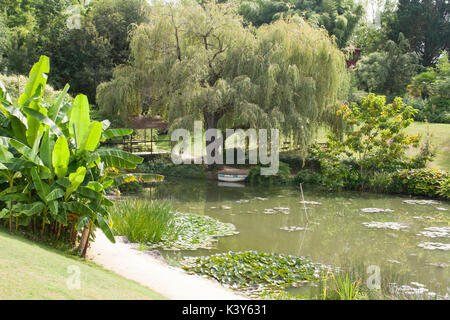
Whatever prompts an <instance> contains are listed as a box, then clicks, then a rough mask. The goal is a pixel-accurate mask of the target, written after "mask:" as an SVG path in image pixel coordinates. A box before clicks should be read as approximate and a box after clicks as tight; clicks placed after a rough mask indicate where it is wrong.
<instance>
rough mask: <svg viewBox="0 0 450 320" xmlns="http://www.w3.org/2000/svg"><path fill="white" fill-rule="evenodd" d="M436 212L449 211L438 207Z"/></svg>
mask: <svg viewBox="0 0 450 320" xmlns="http://www.w3.org/2000/svg"><path fill="white" fill-rule="evenodd" d="M436 210H439V211H448V209H445V208H441V207H436Z"/></svg>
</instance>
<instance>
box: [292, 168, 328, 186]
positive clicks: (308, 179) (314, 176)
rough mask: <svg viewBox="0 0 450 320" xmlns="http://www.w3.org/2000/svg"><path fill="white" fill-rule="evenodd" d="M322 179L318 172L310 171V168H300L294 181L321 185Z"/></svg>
mask: <svg viewBox="0 0 450 320" xmlns="http://www.w3.org/2000/svg"><path fill="white" fill-rule="evenodd" d="M321 181H322V177H321V176H320V174H319V173H318V172H314V171H310V170H300V171H299V172H297V174H296V175H295V178H294V183H295V184H296V185H298V184H304V185H320V184H321Z"/></svg>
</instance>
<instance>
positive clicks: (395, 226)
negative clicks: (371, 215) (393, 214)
mask: <svg viewBox="0 0 450 320" xmlns="http://www.w3.org/2000/svg"><path fill="white" fill-rule="evenodd" d="M362 224H363V225H365V226H366V227H368V228H376V229H392V230H401V229H406V228H408V226H407V225H404V224H401V223H398V222H379V221H371V222H363V223H362Z"/></svg>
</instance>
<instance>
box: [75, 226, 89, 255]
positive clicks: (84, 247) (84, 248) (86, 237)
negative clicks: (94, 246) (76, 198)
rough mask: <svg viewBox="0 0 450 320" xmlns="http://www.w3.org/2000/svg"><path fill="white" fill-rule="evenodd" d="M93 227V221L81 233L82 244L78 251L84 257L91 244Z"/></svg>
mask: <svg viewBox="0 0 450 320" xmlns="http://www.w3.org/2000/svg"><path fill="white" fill-rule="evenodd" d="M91 227H92V222H90V223H89V225H87V226H85V227H84V229H83V232H82V234H81V240H80V244H79V246H78V252H79V253H80V254H81V256H82V257H83V258H84V257H86V252H87V248H88V245H89V236H90V234H91Z"/></svg>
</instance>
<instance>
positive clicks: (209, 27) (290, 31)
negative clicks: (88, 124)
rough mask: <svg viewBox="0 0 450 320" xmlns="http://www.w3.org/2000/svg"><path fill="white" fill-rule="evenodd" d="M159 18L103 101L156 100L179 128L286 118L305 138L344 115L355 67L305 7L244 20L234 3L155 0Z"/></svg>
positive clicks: (102, 92)
mask: <svg viewBox="0 0 450 320" xmlns="http://www.w3.org/2000/svg"><path fill="white" fill-rule="evenodd" d="M150 21H151V23H149V24H142V25H140V26H138V27H136V28H135V29H134V31H133V32H132V34H131V37H132V40H131V51H132V54H131V57H130V61H131V63H130V65H129V66H127V67H126V68H125V67H119V68H118V70H116V74H115V77H114V79H113V80H112V81H111V82H109V83H105V84H102V85H101V86H100V87H99V90H98V96H99V97H98V101H99V104H100V106H101V108H102V109H103V110H105V111H109V112H112V113H114V112H116V114H117V113H120V114H127V113H128V114H129V113H136V112H137V113H139V112H140V111H141V110H142V107H143V105H144V103H146V102H147V103H149V106H150V110H151V112H152V113H160V114H161V115H163V116H166V117H167V120H169V122H171V124H172V128H175V127H184V128H191V127H192V124H193V120H203V121H204V123H205V129H209V128H244V129H245V128H249V127H253V128H279V129H281V130H282V132H283V133H284V134H286V135H290V136H291V135H292V136H293V138H294V143H295V144H296V145H298V146H302V147H305V146H307V145H308V144H309V142H310V140H311V135H312V132H313V130H314V129H315V128H316V127H317V126H318V125H319V124H323V123H327V124H329V125H333V124H336V123H337V121H338V119H337V117H336V115H335V112H334V111H335V107H336V105H337V104H339V103H340V100H341V99H343V98H344V97H343V93H345V92H346V87H347V83H348V75H347V72H346V68H345V60H344V55H343V54H342V53H341V51H340V50H339V49H338V48H337V46H336V45H335V43H334V42H333V41H332V40H331V39H330V38H329V36H328V34H327V32H326V30H324V29H318V28H314V27H311V26H310V25H308V24H307V23H306V22H305V21H303V20H302V19H301V18H299V17H298V16H294V17H290V18H287V19H285V20H279V21H277V22H275V23H273V24H271V25H265V26H262V27H260V28H258V29H255V28H253V27H244V26H243V22H242V17H240V16H238V15H236V14H235V8H234V7H233V6H232V4H229V3H225V4H215V3H208V4H205V5H204V6H203V7H202V6H200V5H198V4H197V3H195V2H189V1H187V2H183V3H171V4H164V5H155V6H154V7H153V10H152V13H151V18H150ZM136 105H137V106H138V107H137V108H136Z"/></svg>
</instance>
